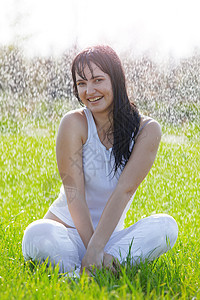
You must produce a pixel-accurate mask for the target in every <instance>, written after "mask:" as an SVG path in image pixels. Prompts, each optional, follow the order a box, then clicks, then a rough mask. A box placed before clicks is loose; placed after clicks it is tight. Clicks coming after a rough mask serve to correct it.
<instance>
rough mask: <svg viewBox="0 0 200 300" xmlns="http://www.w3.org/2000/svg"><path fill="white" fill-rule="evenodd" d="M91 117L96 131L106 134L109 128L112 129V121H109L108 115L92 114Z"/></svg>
mask: <svg viewBox="0 0 200 300" xmlns="http://www.w3.org/2000/svg"><path fill="white" fill-rule="evenodd" d="M92 115H93V118H94V121H95V124H96V127H97V130H98V131H105V132H107V131H108V130H109V129H110V128H112V123H111V120H112V119H111V120H110V116H109V113H107V112H106V113H104V114H102V113H93V114H92Z"/></svg>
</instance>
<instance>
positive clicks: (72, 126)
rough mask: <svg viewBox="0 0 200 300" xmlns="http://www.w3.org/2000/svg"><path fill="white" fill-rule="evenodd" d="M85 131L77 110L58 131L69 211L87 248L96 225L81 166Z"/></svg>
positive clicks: (58, 145)
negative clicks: (91, 214) (93, 221)
mask: <svg viewBox="0 0 200 300" xmlns="http://www.w3.org/2000/svg"><path fill="white" fill-rule="evenodd" d="M83 130H84V123H83V119H82V116H81V115H80V114H79V113H77V112H76V113H74V112H73V113H69V114H67V115H66V116H65V117H64V118H63V119H62V121H61V124H60V127H59V130H58V136H57V141H56V157H57V164H58V170H59V173H60V176H61V179H62V182H63V185H64V189H65V194H66V197H67V203H68V207H69V211H70V214H71V216H72V219H73V222H74V224H75V227H76V229H77V231H78V233H79V235H80V237H81V239H82V241H83V243H84V245H85V247H86V249H87V246H88V243H89V241H90V239H91V236H92V235H93V233H94V228H93V224H92V220H91V216H90V212H89V209H88V206H87V203H86V200H85V189H84V176H83V167H82V146H83V139H82V136H83V134H84V132H83Z"/></svg>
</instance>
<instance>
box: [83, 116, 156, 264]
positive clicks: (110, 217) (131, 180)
mask: <svg viewBox="0 0 200 300" xmlns="http://www.w3.org/2000/svg"><path fill="white" fill-rule="evenodd" d="M160 138H161V129H160V126H159V124H158V123H157V122H156V121H153V120H152V121H151V122H150V123H149V124H148V125H147V126H146V127H145V128H144V129H143V130H142V132H141V134H140V135H139V137H138V139H137V141H136V144H135V146H134V149H133V152H132V154H131V157H130V159H129V161H128V163H127V164H126V167H125V168H124V170H123V172H122V174H121V176H120V179H119V181H118V185H117V187H116V189H115V191H114V192H113V193H112V195H111V197H110V198H109V200H108V202H107V205H106V207H105V209H104V211H103V213H102V216H101V219H100V221H99V224H98V226H97V228H96V230H95V232H94V234H93V236H92V238H91V240H90V242H89V245H88V248H87V252H86V255H85V257H84V259H83V261H82V266H87V265H91V264H93V263H94V264H96V265H98V260H99V258H98V253H100V256H101V253H102V251H103V249H104V247H105V245H106V243H107V242H108V240H109V238H110V236H111V234H112V233H113V231H114V229H115V227H116V225H117V223H118V221H119V219H120V217H121V215H122V213H123V211H124V209H125V207H126V205H127V203H128V201H129V200H130V198H131V196H132V195H133V193H134V192H135V191H136V189H137V188H138V186H139V185H140V183H141V182H142V181H143V179H144V178H145V177H146V175H147V174H148V172H149V170H150V169H151V167H152V165H153V162H154V160H155V157H156V153H157V150H158V146H159V142H160ZM92 259H93V260H94V261H95V260H96V261H97V262H96V261H95V262H93V261H92Z"/></svg>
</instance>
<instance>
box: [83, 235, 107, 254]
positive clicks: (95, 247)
mask: <svg viewBox="0 0 200 300" xmlns="http://www.w3.org/2000/svg"><path fill="white" fill-rule="evenodd" d="M104 247H105V245H104V244H103V242H102V241H101V239H99V238H96V237H95V235H94V234H93V236H92V237H91V239H90V241H89V243H88V247H87V251H88V250H89V251H95V252H102V251H104Z"/></svg>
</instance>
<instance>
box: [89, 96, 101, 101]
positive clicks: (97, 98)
mask: <svg viewBox="0 0 200 300" xmlns="http://www.w3.org/2000/svg"><path fill="white" fill-rule="evenodd" d="M101 98H102V97H96V98H93V99H89V101H90V102H94V101H97V100H99V99H101Z"/></svg>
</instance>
